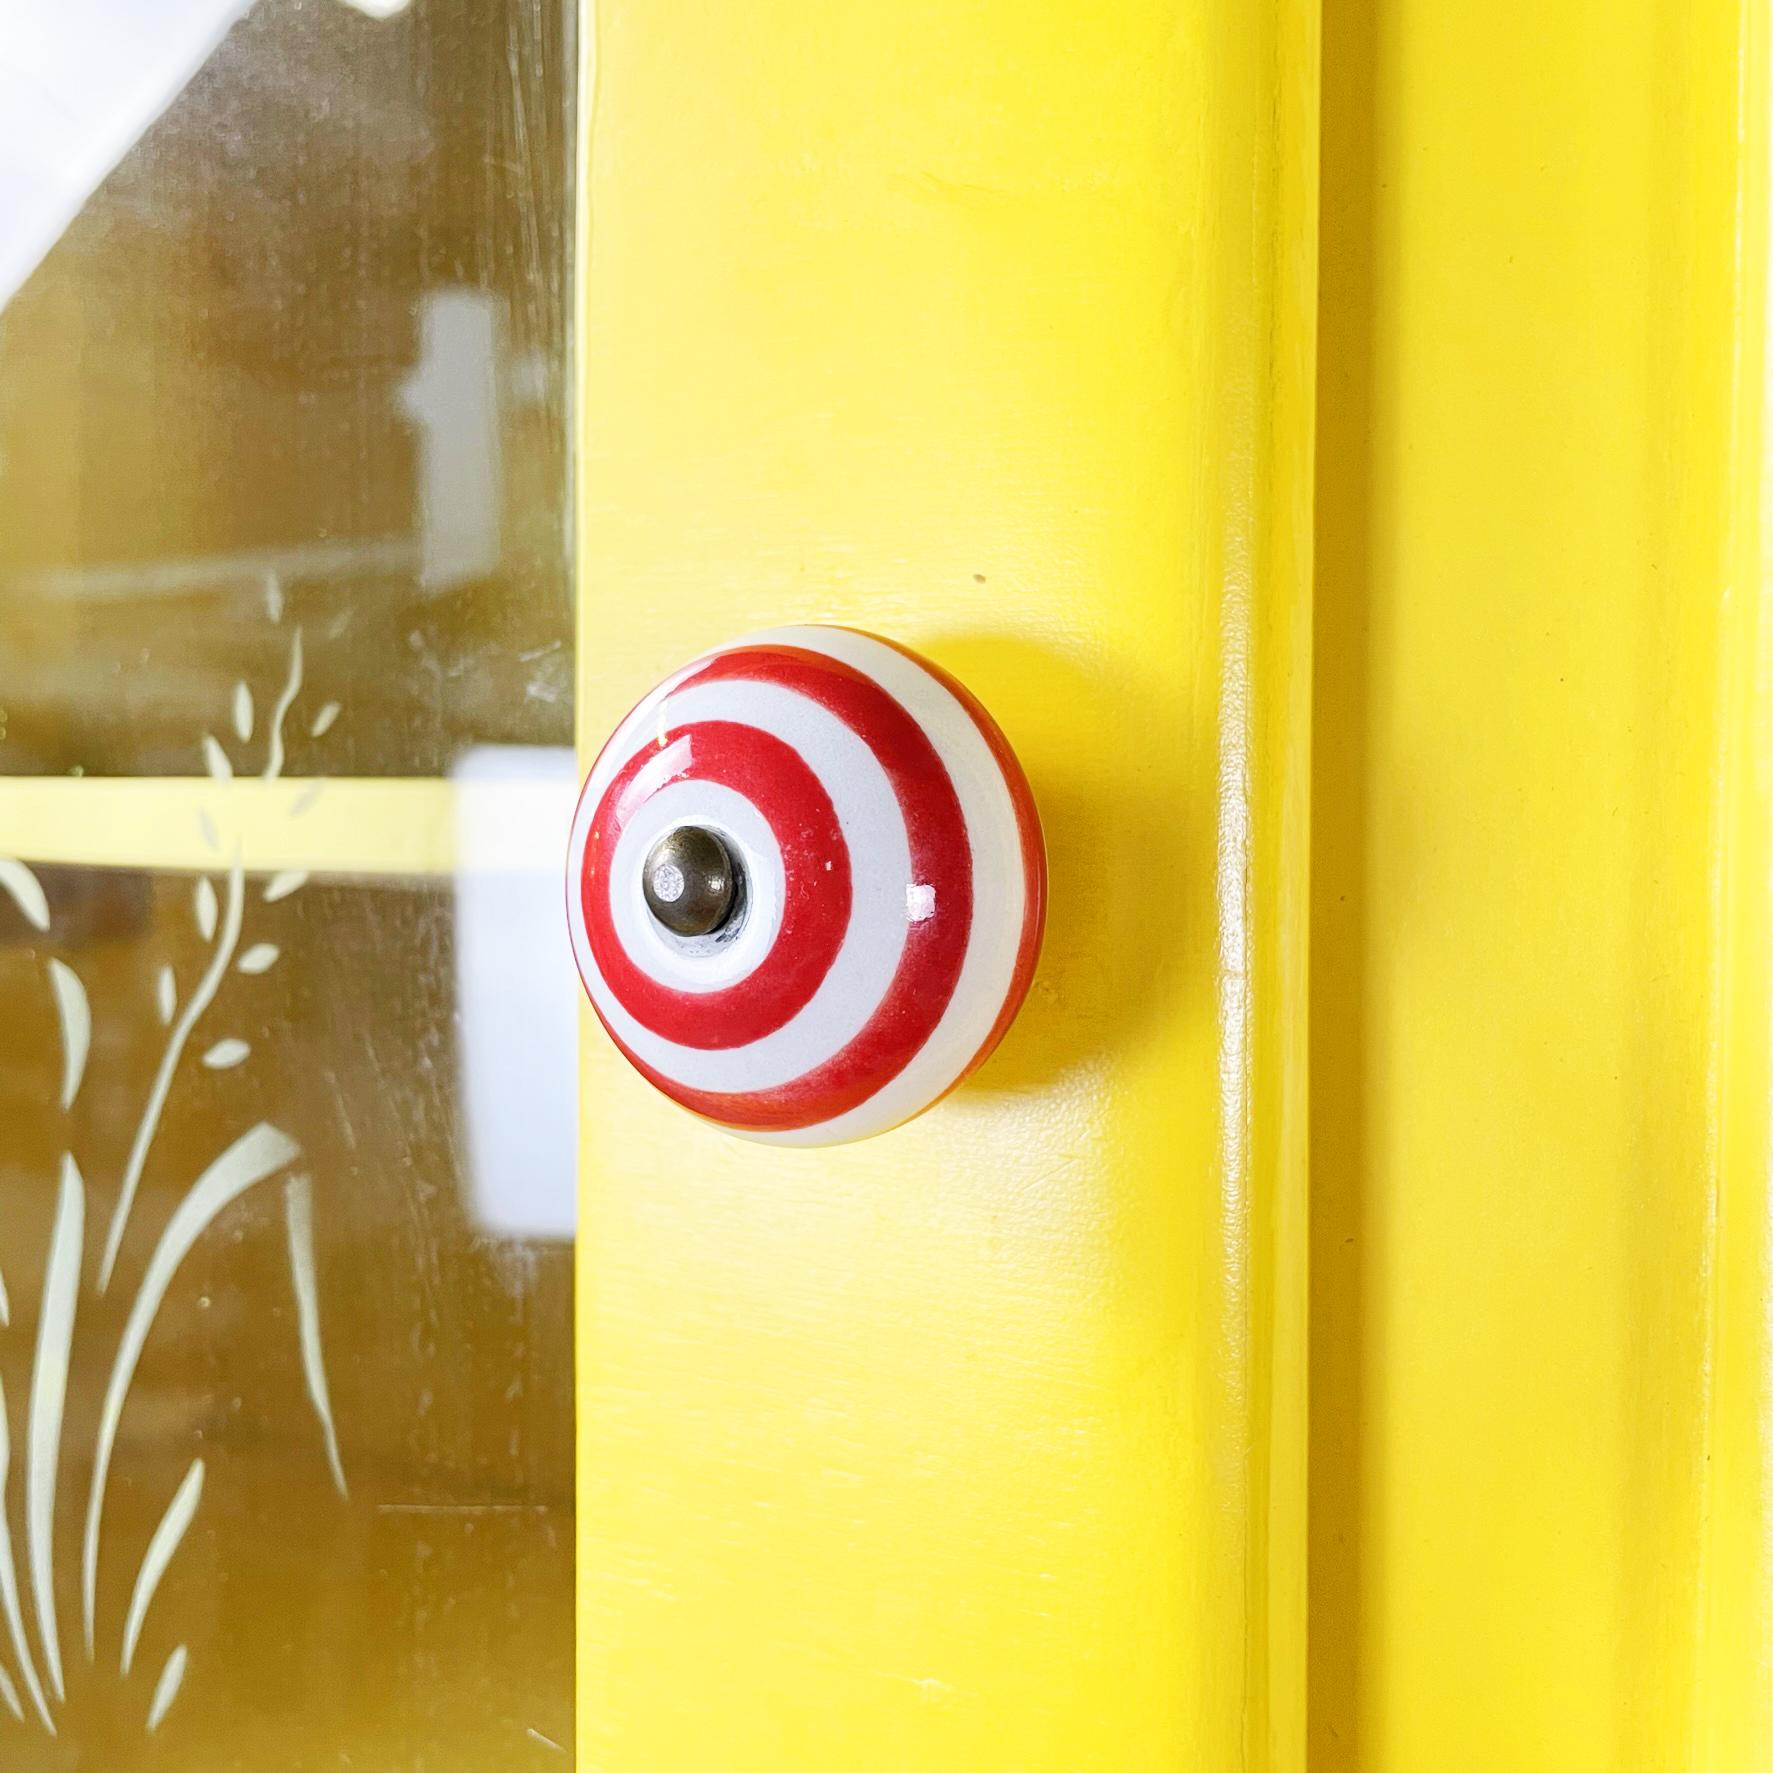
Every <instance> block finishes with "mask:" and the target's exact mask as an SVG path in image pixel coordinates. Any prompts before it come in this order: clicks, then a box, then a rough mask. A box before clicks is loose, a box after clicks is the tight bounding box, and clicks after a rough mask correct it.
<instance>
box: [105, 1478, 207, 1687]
mask: <svg viewBox="0 0 1773 1773" xmlns="http://www.w3.org/2000/svg"><path fill="white" fill-rule="evenodd" d="M202 1499H203V1461H202V1460H201V1459H193V1460H192V1461H191V1469H190V1470H189V1471H187V1472H186V1473H185V1481H184V1482H183V1483H182V1484H180V1485H179V1487H178V1489H177V1490H176V1491H175V1492H174V1493H173V1498H172V1500H171V1501H170V1502H169V1503H167V1505H166V1513H165V1514H163V1515H162V1516H161V1517H160V1525H159V1526H157V1527H156V1528H155V1529H154V1537H153V1538H152V1539H150V1540H149V1541H148V1549H147V1550H146V1551H145V1552H144V1553H143V1554H142V1567H141V1568H140V1569H139V1570H138V1571H136V1573H135V1588H134V1590H133V1591H132V1592H131V1594H130V1597H129V1614H128V1617H127V1618H126V1619H125V1620H124V1623H123V1660H122V1669H123V1672H124V1674H126V1675H127V1674H128V1673H129V1670H130V1667H131V1665H132V1664H133V1663H134V1661H135V1647H136V1645H137V1644H138V1643H139V1642H140V1641H141V1635H142V1626H143V1625H144V1624H146V1622H147V1618H148V1609H149V1607H151V1606H152V1605H153V1604H154V1596H155V1594H156V1592H157V1591H158V1590H159V1587H160V1578H161V1577H162V1576H164V1575H165V1574H166V1570H167V1566H168V1565H169V1564H171V1562H172V1560H173V1554H174V1553H175V1552H176V1551H177V1550H178V1548H179V1544H180V1542H181V1541H182V1540H183V1539H184V1537H185V1532H186V1529H187V1528H188V1527H189V1526H190V1525H191V1520H192V1517H193V1516H194V1515H195V1514H196V1513H197V1504H198V1503H199V1502H200V1501H202Z"/></svg>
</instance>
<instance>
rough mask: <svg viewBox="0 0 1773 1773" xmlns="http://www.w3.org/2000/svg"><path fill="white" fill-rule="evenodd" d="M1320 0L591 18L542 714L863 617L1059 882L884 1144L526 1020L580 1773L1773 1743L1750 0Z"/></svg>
mask: <svg viewBox="0 0 1773 1773" xmlns="http://www.w3.org/2000/svg"><path fill="white" fill-rule="evenodd" d="M1322 22H1323V26H1324V30H1323V44H1322V59H1321V70H1320V65H1319V45H1318V26H1319V18H1318V11H1317V9H1316V8H1314V7H1292V6H1289V5H1286V4H1263V5H1255V6H1242V5H1239V6H1232V5H1225V6H1220V5H1216V4H1214V3H1213V0H1187V3H1176V4H1150V5H1135V4H1128V5H1120V4H1111V5H1109V6H1106V7H1098V8H1094V9H1090V10H1089V11H1088V12H1087V13H1086V12H1083V11H1073V10H1070V9H1059V8H1047V7H1033V8H1031V7H1026V6H1007V5H1003V6H998V5H991V4H978V5H968V6H962V7H929V8H925V7H913V8H912V9H911V10H910V11H909V12H907V11H904V10H903V9H901V10H900V11H899V12H896V13H894V14H893V15H892V17H891V19H890V20H888V19H882V18H878V17H875V16H872V15H864V14H862V13H860V12H858V11H855V10H852V9H841V8H840V9H829V8H815V7H811V6H807V5H804V4H797V3H795V0H778V3H772V4H766V5H762V6H758V7H752V8H747V9H745V10H744V12H743V14H742V15H735V16H732V17H725V16H721V17H710V16H708V14H707V13H706V11H705V10H704V9H700V8H695V7H688V6H680V5H673V4H664V5H659V4H653V5H644V6H643V5H638V4H632V3H630V0H612V3H609V4H605V5H603V6H601V7H600V8H599V9H598V16H597V29H596V32H595V34H594V37H593V40H592V57H591V68H590V72H591V90H592V92H593V93H594V102H593V105H592V108H591V111H590V116H589V129H588V133H587V137H586V143H585V161H584V169H585V176H584V182H583V187H582V195H583V202H584V227H585V233H584V240H583V245H584V247H585V249H586V257H585V260H584V265H585V276H584V290H583V304H582V314H583V319H584V338H583V358H582V365H583V369H582V384H581V387H582V398H583V411H582V424H583V431H582V436H583V440H584V450H583V457H582V464H581V468H582V501H581V512H582V519H583V521H582V527H581V546H582V555H581V575H582V577H581V585H582V592H581V630H580V632H581V649H580V686H581V702H580V710H581V729H580V738H581V746H582V752H583V754H584V755H586V756H588V755H589V752H590V751H591V750H592V749H593V748H594V747H595V745H596V743H597V741H598V740H599V739H600V738H601V736H602V734H603V732H604V731H605V730H607V728H608V726H609V725H610V724H611V723H612V722H613V720H614V719H615V718H616V717H617V716H618V715H619V714H620V713H621V712H622V711H623V709H624V708H625V707H626V706H627V704H628V703H629V702H630V701H631V700H632V699H633V698H634V697H635V696H636V695H637V694H638V693H640V692H641V691H642V690H643V689H645V688H646V687H647V686H648V685H649V684H650V683H651V682H652V681H653V680H654V679H655V678H657V677H658V676H659V675H660V674H661V673H662V672H663V671H664V670H665V669H666V668H668V667H669V666H670V665H672V664H674V663H675V662H677V661H678V660H679V659H680V658H682V657H685V656H687V655H688V654H690V653H692V652H693V651H694V650H696V649H698V648H700V647H703V646H706V645H709V644H713V643H716V642H718V641H720V640H722V639H724V638H726V637H727V636H729V635H730V634H733V633H737V632H742V631H744V630H745V629H748V628H752V627H755V626H759V625H763V624H768V623H773V622H777V621H786V620H809V619H810V620H820V619H825V620H842V621H853V622H857V623H859V624H862V625H865V626H870V627H875V628H879V629H881V630H883V631H885V632H888V633H891V634H894V635H895V636H897V637H900V638H903V639H905V640H907V641H910V642H912V643H913V644H916V645H918V646H920V647H924V648H927V649H928V650H929V651H930V652H931V653H932V654H933V655H934V656H935V657H936V658H937V659H938V660H939V661H941V662H942V663H944V664H946V665H948V666H950V667H951V668H953V669H954V670H955V671H957V672H958V673H959V674H961V675H962V676H964V677H966V678H968V679H969V680H970V681H971V682H972V683H973V685H974V687H975V688H976V689H978V690H979V691H980V692H981V694H982V695H983V696H984V698H985V699H986V701H987V702H988V703H989V704H990V705H991V706H992V707H993V709H994V710H995V711H996V712H997V714H998V715H999V716H1000V718H1001V719H1002V720H1003V722H1004V724H1005V726H1006V728H1007V729H1008V731H1009V733H1010V736H1011V737H1012V739H1013V740H1014V741H1015V743H1016V744H1017V745H1018V746H1019V747H1020V748H1021V750H1022V752H1023V755H1024V757H1025V758H1026V760H1027V762H1028V764H1029V768H1030V773H1031V775H1032V777H1033V780H1034V785H1035V790H1036V793H1037V796H1038V797H1039V798H1040V800H1041V803H1042V807H1043V810H1044V812H1045V815H1046V818H1047V821H1048V831H1049V837H1050V840H1051V843H1052V849H1053V861H1054V871H1053V873H1054V878H1053V897H1052V915H1051V920H1050V925H1049V929H1050V935H1049V948H1048V953H1047V956H1046V958H1045V960H1044V962H1043V965H1042V969H1041V972H1040V974H1039V976H1038V978H1037V981H1036V987H1035V996H1034V999H1033V1001H1032V1003H1031V1005H1030V1008H1029V1010H1028V1012H1027V1013H1026V1014H1025V1016H1024V1018H1023V1020H1022V1022H1021V1023H1020V1024H1019V1025H1018V1026H1017V1028H1016V1029H1015V1030H1014V1031H1013V1032H1012V1035H1011V1037H1010V1039H1009V1041H1008V1042H1007V1043H1006V1046H1005V1048H1004V1049H1003V1051H1002V1052H1001V1053H1000V1054H999V1056H998V1057H997V1058H996V1059H994V1060H993V1061H992V1062H991V1063H990V1065H988V1066H987V1067H986V1069H985V1070H984V1071H983V1072H982V1073H981V1074H980V1076H979V1078H978V1079H977V1081H976V1082H975V1083H974V1084H973V1085H972V1086H970V1087H969V1088H968V1089H967V1090H966V1091H964V1092H963V1093H962V1094H961V1095H960V1096H958V1097H956V1098H955V1099H953V1100H952V1101H951V1102H950V1103H949V1104H946V1105H945V1106H944V1107H943V1108H942V1109H941V1110H940V1111H939V1112H938V1113H936V1114H934V1115H932V1116H931V1117H929V1118H928V1119H926V1120H925V1121H923V1122H920V1123H918V1124H917V1125H915V1126H913V1127H911V1128H909V1129H906V1130H904V1131H902V1132H900V1133H896V1134H894V1135H892V1136H891V1137H890V1138H889V1139H884V1140H881V1141H879V1142H877V1143H875V1144H873V1145H870V1146H867V1147H864V1148H858V1149H856V1150H853V1151H845V1152H840V1153H835V1154H831V1153H828V1154H811V1155H809V1154H782V1153H779V1152H775V1151H769V1152H764V1153H759V1152H756V1151H752V1150H748V1149H746V1148H744V1147H742V1146H739V1145H737V1144H735V1143H733V1142H731V1141H728V1140H725V1139H723V1138H722V1137H721V1136H719V1135H717V1134H713V1133H710V1132H708V1131H706V1130H705V1129H702V1128H699V1127H696V1126H695V1125H693V1124H690V1123H686V1122H685V1121H684V1120H683V1119H682V1118H681V1117H679V1116H677V1115H675V1114H673V1113H672V1112H671V1111H669V1110H668V1109H666V1108H665V1107H663V1106H662V1105H661V1104H660V1103H658V1102H656V1101H655V1100H653V1099H652V1098H651V1097H650V1096H649V1095H648V1094H647V1092H646V1091H645V1089H644V1087H642V1086H640V1085H639V1084H637V1083H636V1082H635V1081H634V1080H633V1079H632V1078H631V1077H629V1076H627V1075H626V1074H625V1073H624V1070H623V1068H622V1066H621V1065H620V1063H619V1062H618V1061H617V1060H615V1059H614V1058H613V1057H612V1056H611V1055H610V1054H609V1052H608V1051H607V1050H606V1049H605V1048H604V1046H603V1045H602V1044H601V1041H600V1040H599V1039H596V1038H593V1039H590V1040H588V1043H587V1048H586V1061H585V1063H586V1073H585V1075H586V1079H587V1086H588V1087H587V1089H586V1092H585V1098H584V1102H585V1106H584V1115H585V1121H584V1130H583V1150H584V1174H583V1178H582V1186H583V1190H584V1201H585V1236H584V1239H583V1241H582V1243H581V1248H580V1267H579V1273H580V1283H581V1292H580V1332H579V1352H580V1375H579V1387H580V1405H581V1417H580V1476H581V1502H582V1510H581V1521H580V1571H579V1582H580V1621H579V1623H580V1666H581V1696H582V1709H581V1754H582V1758H583V1759H584V1761H585V1763H586V1764H587V1765H588V1766H593V1767H597V1768H599V1769H612V1770H622V1773H627V1770H631V1769H632V1770H638V1769H647V1770H649V1773H652V1770H658V1769H677V1768H685V1769H688V1768H697V1769H700V1768H705V1767H714V1766H719V1767H723V1768H733V1769H753V1768H756V1769H763V1768H772V1769H773V1768H782V1767H814V1766H816V1767H821V1768H824V1767H842V1768H859V1769H868V1768H902V1767H917V1768H930V1769H942V1768H981V1767H990V1768H1003V1769H1018V1770H1020V1769H1049V1768H1050V1769H1058V1768H1090V1769H1096V1768H1104V1769H1116V1770H1119V1769H1142V1768H1160V1767H1161V1768H1173V1767H1207V1768H1229V1767H1252V1768H1295V1767H1300V1766H1304V1765H1307V1764H1309V1765H1311V1766H1313V1767H1323V1768H1335V1769H1344V1768H1346V1769H1362V1770H1373V1773H1420V1770H1423V1769H1434V1770H1435V1773H1442V1770H1446V1769H1473V1770H1477V1769H1484V1770H1486V1773H1487V1770H1489V1769H1495V1768H1500V1767H1507V1768H1510V1769H1541V1768H1542V1769H1546V1770H1547V1773H1550V1770H1553V1769H1555V1770H1557V1773H1571V1770H1574V1769H1596V1770H1597V1773H1598V1770H1606V1773H1614V1770H1617V1773H1638V1770H1640V1769H1645V1768H1650V1767H1659V1768H1662V1767H1667V1768H1675V1767H1679V1768H1692V1769H1717V1770H1719V1773H1734V1770H1735V1769H1737V1768H1747V1767H1755V1766H1764V1765H1766V1764H1767V1762H1768V1759H1769V1755H1770V1753H1773V1746H1770V1744H1773V1737H1770V1734H1769V1715H1768V1695H1767V1681H1766V1674H1765V1671H1766V1667H1767V1665H1768V1644H1769V1616H1770V1613H1773V1607H1770V1603H1769V1597H1770V1594H1773V1587H1770V1582H1773V1578H1770V1575H1769V1571H1770V1569H1773V1560H1770V1558H1769V1532H1768V1514H1767V1504H1766V1500H1765V1498H1766V1494H1767V1484H1766V1479H1767V1472H1768V1455H1767V1423H1768V1382H1769V1362H1768V1351H1767V1338H1766V1331H1765V1323H1766V1317H1767V1304H1768V1264H1767V1236H1768V1212H1767V1181H1768V1161H1767V1160H1768V1142H1767V1094H1768V1082H1767V1080H1768V1066H1767V1055H1768V1045H1769V1028H1770V1025H1773V1018H1770V1015H1769V993H1768V970H1767V955H1768V944H1767V937H1768V929H1769V922H1770V908H1769V903H1768V887H1767V880H1768V855H1769V851H1768V795H1769V769H1768V760H1769V754H1770V742H1769V725H1768V677H1769V672H1768V664H1767V658H1768V652H1767V648H1768V636H1769V626H1768V607H1767V592H1766V575H1765V570H1764V566H1763V560H1762V546H1763V529H1762V522H1761V517H1760V512H1761V508H1762V487H1763V481H1764V476H1763V472H1762V460H1763V436H1764V431H1763V394H1762V383H1761V374H1762V365H1763V362H1764V360H1765V354H1764V348H1763V345H1764V332H1765V321H1764V298H1765V289H1766V280H1765V248H1766V226H1765V212H1766V203H1767V195H1766V118H1767V109H1766V96H1765V87H1766V82H1765V73H1764V66H1763V64H1764V60H1765V56H1766V53H1767V29H1766V19H1765V16H1764V8H1763V7H1761V6H1759V5H1746V6H1743V7H1740V8H1736V7H1721V8H1692V9H1687V8H1674V9H1671V8H1666V7H1659V6H1654V5H1649V4H1645V5H1630V6H1626V7H1619V8H1604V9H1599V8H1589V7H1582V6H1577V5H1564V4H1553V5H1550V6H1544V5H1539V6H1531V7H1529V6H1519V7H1515V6H1506V7H1503V8H1501V9H1497V8H1475V9H1473V8H1467V9H1459V8H1448V7H1444V6H1437V5H1434V4H1428V3H1420V0H1332V4H1330V5H1328V6H1327V7H1326V8H1325V9H1324V15H1323V21H1322ZM1320 122H1321V128H1322V143H1323V158H1322V168H1321V173H1322V207H1321V239H1318V238H1315V237H1314V236H1315V235H1316V234H1317V232H1318V230H1319V215H1320V211H1319V201H1318V193H1317V183H1318V177H1319V165H1318V152H1317V150H1318V143H1319V127H1320ZM1314 387H1315V393H1316V402H1315V409H1316V410H1315V413H1314V410H1313V400H1312V398H1311V395H1312V392H1313V389H1314ZM1314 454H1315V465H1313V459H1314ZM1314 503H1315V513H1314V512H1313V505H1314ZM1314 626H1315V639H1313V636H1312V630H1313V628H1314ZM1308 659H1309V669H1308ZM1154 882H1161V888H1160V889H1159V890H1156V891H1154ZM1308 934H1309V944H1310V960H1309V973H1308V977H1307V973H1306V970H1305V969H1306V966H1307V962H1306V959H1305V955H1306V946H1307V935H1308ZM1308 1029H1309V1035H1308V1033H1307V1030H1308ZM1308 1111H1309V1118H1310V1123H1311V1132H1310V1141H1309V1163H1308V1164H1306V1163H1304V1162H1303V1161H1302V1145H1301V1140H1302V1138H1303V1137H1304V1126H1305V1119H1306V1115H1307V1112H1308ZM1308 1220H1309V1230H1308V1229H1307V1227H1308ZM1307 1245H1309V1263H1308V1261H1307ZM1307 1318H1309V1353H1307V1347H1306V1335H1305V1327H1306V1322H1307ZM1307 1362H1308V1363H1309V1378H1310V1387H1309V1393H1310V1395H1309V1428H1308V1430H1307V1428H1306V1427H1305V1424H1304V1412H1306V1410H1307V1401H1306V1398H1307V1393H1306V1384H1305V1371H1304V1369H1305V1366H1306V1364H1307ZM1308 1572H1309V1574H1308ZM1307 1588H1308V1594H1309V1598H1308V1601H1307Z"/></svg>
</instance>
